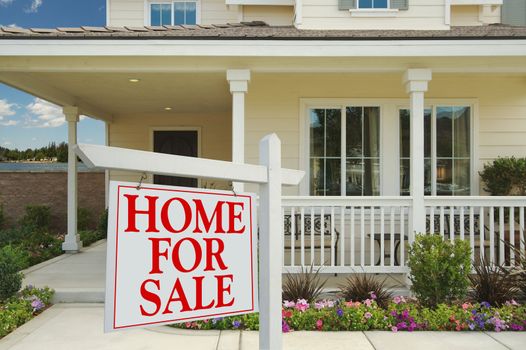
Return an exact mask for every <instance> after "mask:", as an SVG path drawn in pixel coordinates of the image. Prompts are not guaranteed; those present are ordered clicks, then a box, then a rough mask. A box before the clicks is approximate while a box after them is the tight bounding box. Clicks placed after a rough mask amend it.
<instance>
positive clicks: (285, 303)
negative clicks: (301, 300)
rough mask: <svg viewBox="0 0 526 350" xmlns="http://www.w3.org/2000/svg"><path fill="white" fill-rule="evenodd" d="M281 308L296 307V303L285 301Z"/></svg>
mask: <svg viewBox="0 0 526 350" xmlns="http://www.w3.org/2000/svg"><path fill="white" fill-rule="evenodd" d="M283 306H284V307H294V306H296V303H295V302H293V301H288V300H285V301H284V302H283Z"/></svg>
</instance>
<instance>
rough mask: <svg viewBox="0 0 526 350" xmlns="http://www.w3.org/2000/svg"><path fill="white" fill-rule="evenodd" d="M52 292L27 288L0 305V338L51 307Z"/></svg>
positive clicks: (44, 289) (47, 289)
mask: <svg viewBox="0 0 526 350" xmlns="http://www.w3.org/2000/svg"><path fill="white" fill-rule="evenodd" d="M53 293H54V291H53V290H51V289H49V288H47V287H46V288H34V287H32V286H27V287H26V288H24V289H22V290H21V291H20V292H19V293H18V294H17V295H15V296H13V297H11V298H9V299H7V300H6V301H5V302H4V303H0V338H3V337H4V336H6V335H7V334H9V333H11V332H12V331H13V330H15V329H16V328H17V327H20V326H21V325H23V324H24V323H26V322H27V321H29V320H30V319H32V318H33V317H34V316H36V315H38V314H40V313H41V312H42V311H44V310H45V309H46V308H48V307H49V306H51V298H52V297H53Z"/></svg>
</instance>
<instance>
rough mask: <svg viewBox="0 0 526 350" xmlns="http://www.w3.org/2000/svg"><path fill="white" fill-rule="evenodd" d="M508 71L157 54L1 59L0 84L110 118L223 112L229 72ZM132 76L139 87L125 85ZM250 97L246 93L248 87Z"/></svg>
mask: <svg viewBox="0 0 526 350" xmlns="http://www.w3.org/2000/svg"><path fill="white" fill-rule="evenodd" d="M418 67H424V68H430V69H432V70H433V72H434V73H454V74H458V73H463V74H465V73H468V74H469V73H484V74H495V73H500V74H512V75H515V76H516V75H520V76H524V77H526V65H525V59H524V57H523V56H512V57H388V58H386V57H173V56H169V57H158V56H121V57H113V56H112V57H101V56H62V55H58V56H51V55H50V56H27V55H26V56H3V55H2V54H1V53H0V82H3V83H5V84H7V85H10V86H13V87H15V88H17V89H20V90H23V91H26V92H28V93H30V94H32V95H35V96H37V97H41V98H43V99H46V100H48V101H50V102H53V103H56V104H58V105H61V106H64V105H75V106H78V107H79V108H80V111H81V113H82V114H85V115H88V116H90V117H94V118H98V119H103V120H111V119H112V116H117V115H129V114H143V115H148V114H149V113H154V112H159V111H162V110H163V109H164V107H172V109H173V111H174V112H182V113H191V112H225V111H229V110H230V109H231V96H230V92H229V86H228V83H227V81H226V70H227V69H230V68H247V69H250V70H251V71H252V72H253V73H268V72H277V73H281V72H284V73H373V74H382V73H396V74H400V78H401V77H402V74H403V72H404V71H405V70H406V69H407V68H418ZM130 78H136V79H139V80H140V81H139V82H138V83H130V82H129V79H130ZM249 93H250V88H249Z"/></svg>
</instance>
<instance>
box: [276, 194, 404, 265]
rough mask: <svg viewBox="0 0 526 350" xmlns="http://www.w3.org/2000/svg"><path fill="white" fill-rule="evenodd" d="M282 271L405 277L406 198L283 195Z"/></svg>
mask: <svg viewBox="0 0 526 350" xmlns="http://www.w3.org/2000/svg"><path fill="white" fill-rule="evenodd" d="M282 205H283V218H284V230H283V231H284V261H283V271H284V272H299V271H301V269H302V268H305V267H310V265H311V264H312V265H313V266H314V268H315V269H317V268H319V267H323V268H322V270H321V271H323V272H326V273H350V272H367V273H380V272H391V273H405V272H407V271H408V270H407V266H406V265H405V261H406V243H407V242H408V241H409V242H410V241H411V239H412V238H411V234H410V230H409V227H408V223H409V222H410V220H409V219H408V218H409V215H410V206H411V198H409V197H283V199H282Z"/></svg>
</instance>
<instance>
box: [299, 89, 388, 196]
mask: <svg viewBox="0 0 526 350" xmlns="http://www.w3.org/2000/svg"><path fill="white" fill-rule="evenodd" d="M316 100H318V99H309V100H308V102H306V101H302V105H301V107H300V110H301V113H302V116H303V117H302V118H300V124H303V125H300V130H301V131H300V157H299V158H300V164H301V165H300V166H302V167H303V170H304V171H305V176H304V179H303V181H302V182H301V183H300V193H301V194H302V195H307V196H313V195H311V194H310V177H311V172H310V160H311V154H310V110H312V109H339V110H340V111H341V112H340V113H341V118H340V132H341V134H340V135H341V136H340V137H341V143H340V195H339V196H337V197H345V196H346V191H347V189H346V171H344V170H345V169H346V166H347V165H346V163H347V158H348V157H347V150H346V143H345V142H344V140H346V138H347V130H346V128H345V125H346V124H345V123H346V115H347V112H346V109H347V107H362V108H363V107H378V108H379V110H380V113H379V122H380V123H379V124H380V130H379V157H378V159H379V162H380V184H379V194H378V195H374V196H372V197H375V198H378V197H379V196H382V192H383V191H382V189H383V179H382V174H383V162H382V157H383V143H384V142H383V123H382V118H383V113H384V112H383V105H382V104H381V103H379V100H378V99H360V100H354V99H353V100H349V99H321V101H320V102H316ZM362 128H363V125H362ZM362 133H363V129H362ZM302 139H303V141H302ZM362 158H364V159H365V158H367V157H362ZM313 197H330V196H313ZM360 197H368V196H360Z"/></svg>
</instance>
